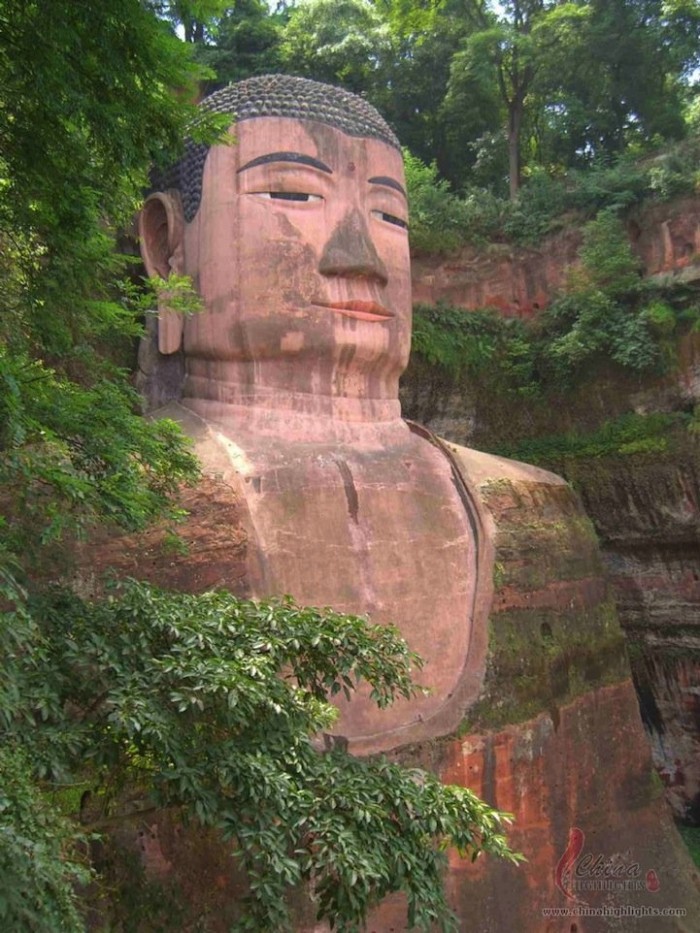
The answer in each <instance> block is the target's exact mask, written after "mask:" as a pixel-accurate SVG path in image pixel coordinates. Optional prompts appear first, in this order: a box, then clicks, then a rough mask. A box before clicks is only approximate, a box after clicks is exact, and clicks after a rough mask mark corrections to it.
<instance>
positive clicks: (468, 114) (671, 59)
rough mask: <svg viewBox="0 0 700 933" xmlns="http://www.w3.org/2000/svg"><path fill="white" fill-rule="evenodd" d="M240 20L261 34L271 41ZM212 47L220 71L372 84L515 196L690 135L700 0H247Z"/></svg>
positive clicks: (400, 112) (406, 135)
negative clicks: (534, 181) (547, 176)
mask: <svg viewBox="0 0 700 933" xmlns="http://www.w3.org/2000/svg"><path fill="white" fill-rule="evenodd" d="M234 21H235V23H236V25H235V27H233V30H232V23H233V22H234ZM244 23H246V24H247V25H246V27H245V29H244V28H243V24H244ZM263 24H264V25H263ZM241 30H243V32H241ZM246 30H247V31H246ZM234 33H235V34H236V35H240V36H242V35H244V34H245V35H246V36H248V37H249V38H251V42H252V43H253V45H252V47H253V48H255V47H256V46H255V43H256V42H262V46H261V45H258V46H257V48H258V51H259V53H260V54H255V55H253V56H249V53H248V49H246V48H245V47H244V46H243V45H236V44H235V41H233V39H232V36H233V34H234ZM275 35H276V36H277V40H275V39H274V36H275ZM253 36H254V37H255V38H252V37H253ZM263 36H264V38H263ZM236 41H238V40H236ZM199 54H200V55H204V56H205V58H206V60H207V61H209V62H212V63H213V64H214V67H215V69H216V71H217V73H218V75H219V78H220V80H228V79H229V78H230V77H231V76H233V75H235V76H236V77H242V76H243V74H242V71H243V70H246V69H250V71H249V72H248V73H255V72H258V73H259V71H260V67H261V65H263V64H264V66H265V67H266V68H270V69H271V70H281V71H287V72H290V73H296V74H302V75H305V76H307V77H312V78H317V79H319V80H325V81H331V82H333V83H337V84H342V85H345V86H347V87H348V88H350V89H351V90H354V91H357V92H361V93H364V94H366V95H367V97H368V98H369V99H370V100H371V101H372V102H373V103H374V104H375V105H377V106H378V107H379V109H380V110H381V111H382V112H383V113H384V115H385V116H386V117H387V118H388V119H389V120H390V121H391V122H392V123H393V125H394V127H395V129H396V131H397V134H398V136H399V139H401V141H402V143H404V144H405V145H406V146H408V148H409V149H410V150H411V151H412V153H413V154H414V155H416V156H418V157H419V158H421V159H422V160H423V161H424V162H426V163H428V164H429V163H431V162H432V161H435V162H436V164H437V167H438V169H439V170H440V172H441V174H442V175H443V177H445V178H446V179H448V180H449V181H450V182H451V183H452V185H453V186H454V187H455V188H457V189H465V188H468V187H469V186H470V185H474V184H477V185H481V186H485V187H487V188H488V189H490V190H492V191H494V192H495V193H499V192H500V190H501V189H502V188H503V187H504V186H509V188H510V193H511V196H513V197H515V196H516V195H517V193H518V190H519V188H520V186H521V184H522V181H523V179H524V178H525V179H527V177H529V176H530V175H531V174H533V172H535V173H536V171H537V170H538V169H539V168H543V169H545V170H547V171H562V170H566V169H568V168H572V167H580V166H582V165H588V164H590V163H592V162H595V161H596V160H601V159H610V158H612V157H615V156H619V155H620V154H622V153H624V152H625V151H626V150H628V149H629V148H630V147H637V149H638V148H639V147H642V148H644V147H649V146H653V145H655V144H657V143H659V142H663V141H668V140H673V139H678V138H680V137H682V136H683V134H684V132H685V130H686V123H685V121H684V113H685V111H686V109H687V106H688V102H689V100H690V99H691V97H692V95H693V93H694V88H695V86H696V83H697V67H698V64H700V10H699V8H698V5H697V3H695V2H693V0H673V2H663V0H613V2H609V3H608V2H603V0H508V2H501V3H495V2H492V0H430V2H427V3H426V2H424V0H347V2H343V3H327V2H325V0H298V2H296V3H285V4H278V9H277V10H276V11H275V12H270V11H269V10H265V9H264V8H263V6H262V5H261V4H257V3H256V4H249V3H246V4H235V5H232V6H230V9H229V10H228V11H227V12H226V14H224V15H223V16H222V17H221V18H220V19H219V21H218V24H217V22H216V20H215V22H214V25H213V26H212V28H211V29H210V31H209V32H208V34H207V35H206V36H205V37H204V38H203V39H202V42H201V51H200V53H199Z"/></svg>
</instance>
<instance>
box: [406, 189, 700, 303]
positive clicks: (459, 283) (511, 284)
mask: <svg viewBox="0 0 700 933" xmlns="http://www.w3.org/2000/svg"><path fill="white" fill-rule="evenodd" d="M627 226H628V232H629V236H630V241H631V243H632V246H633V249H634V250H635V252H636V254H637V255H638V256H639V258H640V260H641V262H642V268H643V272H644V275H647V276H659V275H665V276H671V277H674V276H675V277H678V278H680V279H682V280H683V281H696V280H698V279H700V263H699V262H698V254H700V199H698V198H682V199H678V200H676V201H671V202H663V203H658V204H654V203H649V204H646V205H645V206H644V207H643V208H640V209H639V210H637V211H636V212H634V213H633V214H632V215H631V216H630V218H629V220H628V225H627ZM580 246H581V231H580V227H576V226H572V227H569V228H566V229H565V230H563V231H560V232H557V233H555V234H552V235H551V236H549V237H547V238H546V239H545V240H544V242H543V243H542V244H541V245H539V246H537V247H517V246H516V247H514V246H510V245H506V244H492V245H490V246H489V247H488V248H486V249H484V248H482V247H475V246H467V247H464V248H463V249H462V250H460V251H459V252H458V253H457V254H455V255H453V256H449V257H435V256H426V257H418V258H417V259H416V260H414V263H413V296H414V299H415V300H416V301H422V302H427V303H428V304H436V303H437V302H438V301H445V302H448V303H449V304H452V305H455V306H456V307H459V308H466V309H474V308H486V307H488V308H496V309H498V310H499V311H500V312H501V313H502V314H504V315H506V316H508V317H526V318H527V317H533V316H536V315H537V312H538V311H540V310H541V309H542V308H545V307H546V306H547V304H548V303H549V301H550V300H551V298H552V295H553V294H554V293H555V292H557V291H558V290H560V289H561V288H562V287H563V286H564V285H565V284H566V282H567V279H568V278H569V276H570V274H571V271H572V270H573V269H574V268H575V267H576V265H577V262H578V260H577V253H578V250H579V247H580Z"/></svg>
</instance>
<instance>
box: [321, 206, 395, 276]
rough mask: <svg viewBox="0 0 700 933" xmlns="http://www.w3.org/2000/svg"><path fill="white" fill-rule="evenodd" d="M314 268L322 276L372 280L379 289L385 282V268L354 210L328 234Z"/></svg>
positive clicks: (358, 213)
mask: <svg viewBox="0 0 700 933" xmlns="http://www.w3.org/2000/svg"><path fill="white" fill-rule="evenodd" d="M318 268H319V272H321V274H322V275H344V276H348V277H357V278H368V279H376V280H377V281H378V282H381V284H382V285H386V283H387V282H388V280H389V276H388V273H387V271H386V266H385V265H384V263H383V262H382V260H381V259H380V258H379V254H378V253H377V250H376V249H375V247H374V243H373V242H372V238H371V236H370V234H369V230H368V229H367V224H366V223H365V221H364V218H363V217H362V214H360V212H359V211H358V210H357V209H353V210H350V211H348V213H347V214H346V215H345V216H344V217H343V219H342V220H341V221H340V223H339V224H338V226H337V227H336V228H335V230H334V231H333V233H332V234H331V236H330V239H329V240H328V242H327V243H326V246H325V248H324V250H323V255H322V256H321V261H320V262H319V266H318Z"/></svg>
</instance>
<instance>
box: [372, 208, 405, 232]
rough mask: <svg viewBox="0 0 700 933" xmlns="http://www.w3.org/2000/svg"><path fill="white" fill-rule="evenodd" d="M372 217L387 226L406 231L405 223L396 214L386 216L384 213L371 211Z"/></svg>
mask: <svg viewBox="0 0 700 933" xmlns="http://www.w3.org/2000/svg"><path fill="white" fill-rule="evenodd" d="M372 215H373V216H374V217H378V218H379V219H380V220H383V221H384V222H385V223H387V224H393V225H394V226H395V227H401V229H402V230H408V224H407V223H406V221H405V220H402V219H401V218H400V217H397V216H396V214H388V213H387V212H386V211H372Z"/></svg>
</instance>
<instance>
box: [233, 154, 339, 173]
mask: <svg viewBox="0 0 700 933" xmlns="http://www.w3.org/2000/svg"><path fill="white" fill-rule="evenodd" d="M270 162H293V163H295V164H296V165H309V166H310V167H311V168H317V169H318V170H319V171H321V172H326V173H327V174H328V175H332V174H333V169H330V168H329V167H328V166H327V165H326V163H325V162H321V161H319V160H318V159H314V158H313V156H309V155H304V154H303V153H302V152H271V153H269V155H262V156H258V157H257V159H251V160H250V162H246V164H245V165H243V166H241V168H239V169H238V172H237V173H236V174H237V175H240V173H241V172H245V170H246V169H249V168H255V167H256V165H269V164H270Z"/></svg>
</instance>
